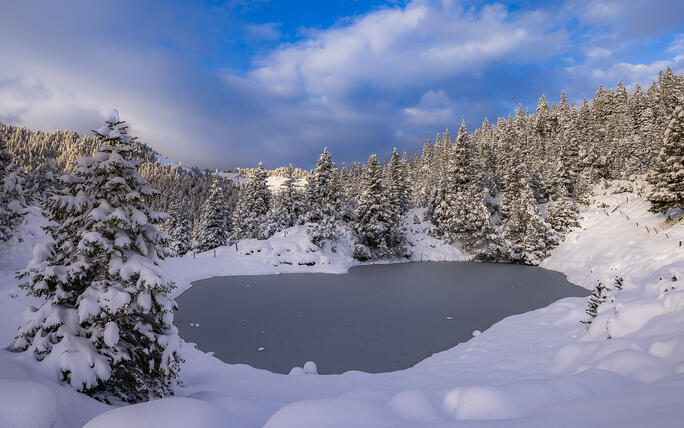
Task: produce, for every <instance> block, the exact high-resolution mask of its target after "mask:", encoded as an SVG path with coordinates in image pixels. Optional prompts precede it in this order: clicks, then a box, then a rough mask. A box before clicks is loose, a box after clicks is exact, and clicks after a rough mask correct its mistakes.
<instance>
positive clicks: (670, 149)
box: [648, 105, 684, 212]
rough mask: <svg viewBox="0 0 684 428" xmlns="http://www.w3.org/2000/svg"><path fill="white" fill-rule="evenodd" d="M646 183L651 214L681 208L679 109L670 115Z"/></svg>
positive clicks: (683, 171) (683, 115)
mask: <svg viewBox="0 0 684 428" xmlns="http://www.w3.org/2000/svg"><path fill="white" fill-rule="evenodd" d="M649 179H650V182H651V184H653V191H652V192H651V194H650V195H649V197H648V199H649V200H650V201H651V211H653V212H665V211H667V210H668V209H669V208H684V108H682V106H681V105H680V106H677V108H676V109H675V110H674V112H673V113H672V119H671V120H670V123H669V125H668V126H667V130H666V131H665V137H664V138H663V144H662V148H661V149H660V154H659V155H658V159H657V161H656V163H655V165H654V169H653V172H652V173H651V175H650V177H649Z"/></svg>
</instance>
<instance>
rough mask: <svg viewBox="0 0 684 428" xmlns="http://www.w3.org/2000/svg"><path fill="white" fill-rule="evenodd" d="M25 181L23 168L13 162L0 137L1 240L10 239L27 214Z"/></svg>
mask: <svg viewBox="0 0 684 428" xmlns="http://www.w3.org/2000/svg"><path fill="white" fill-rule="evenodd" d="M23 181H24V178H23V176H22V174H21V169H20V168H19V167H18V166H17V165H15V164H14V163H12V158H11V156H10V154H9V153H8V152H7V150H6V149H5V143H4V141H3V140H2V138H0V186H2V187H1V188H0V241H7V240H8V239H10V238H11V237H12V235H14V231H15V229H16V227H17V226H18V225H19V224H20V223H21V222H22V221H23V219H24V216H25V215H26V200H25V198H24V189H23V187H22V184H23Z"/></svg>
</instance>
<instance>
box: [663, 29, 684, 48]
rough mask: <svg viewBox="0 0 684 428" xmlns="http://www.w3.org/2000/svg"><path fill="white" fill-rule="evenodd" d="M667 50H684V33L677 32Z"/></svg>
mask: <svg viewBox="0 0 684 428" xmlns="http://www.w3.org/2000/svg"><path fill="white" fill-rule="evenodd" d="M667 52H684V33H679V34H675V36H674V39H673V40H672V43H670V45H669V46H668V47H667Z"/></svg>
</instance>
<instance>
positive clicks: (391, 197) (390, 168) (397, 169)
mask: <svg viewBox="0 0 684 428" xmlns="http://www.w3.org/2000/svg"><path fill="white" fill-rule="evenodd" d="M407 168H408V164H407V163H406V162H405V160H404V161H402V159H401V158H399V152H398V151H397V149H396V148H395V149H394V150H393V151H392V157H391V158H390V161H389V163H388V164H387V168H386V174H385V176H384V178H385V189H386V192H387V202H388V204H389V207H390V209H391V210H392V213H393V218H394V222H395V224H396V225H397V227H398V225H399V223H400V221H401V216H402V215H403V214H404V213H405V212H406V211H407V210H408V206H409V199H410V197H409V183H408V170H407Z"/></svg>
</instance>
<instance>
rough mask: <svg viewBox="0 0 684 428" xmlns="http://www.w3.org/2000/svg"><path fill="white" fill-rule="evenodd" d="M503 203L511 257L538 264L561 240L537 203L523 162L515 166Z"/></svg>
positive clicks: (502, 208)
mask: <svg viewBox="0 0 684 428" xmlns="http://www.w3.org/2000/svg"><path fill="white" fill-rule="evenodd" d="M511 174H512V175H511V177H510V180H511V181H510V184H509V185H508V186H507V189H506V191H505V192H504V195H503V201H502V203H501V214H502V217H503V221H502V237H503V239H504V243H505V245H506V246H507V247H508V249H509V251H508V252H509V258H510V261H512V262H514V263H523V264H529V265H537V264H539V263H540V262H541V261H542V260H544V259H545V258H546V257H548V255H549V253H550V251H551V249H553V247H555V246H556V245H557V244H558V240H557V238H556V234H555V233H554V231H553V229H552V228H551V226H550V225H549V224H548V223H547V222H546V221H544V219H543V218H542V217H541V215H540V214H539V210H538V209H537V207H536V205H535V200H534V195H533V194H532V190H531V189H530V187H529V185H528V184H527V180H526V179H525V174H524V172H523V170H522V167H521V166H518V167H516V168H514V169H513V171H512V173H511Z"/></svg>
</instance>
